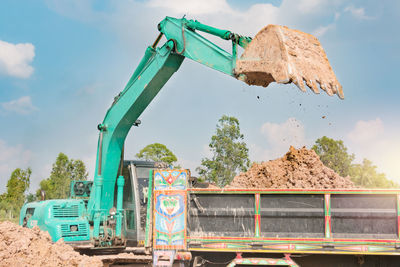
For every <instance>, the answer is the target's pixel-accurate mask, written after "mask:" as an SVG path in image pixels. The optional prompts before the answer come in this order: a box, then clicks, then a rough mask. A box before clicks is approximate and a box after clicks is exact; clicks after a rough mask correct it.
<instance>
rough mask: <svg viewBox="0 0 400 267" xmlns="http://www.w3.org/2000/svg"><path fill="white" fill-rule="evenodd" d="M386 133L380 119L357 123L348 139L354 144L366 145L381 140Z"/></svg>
mask: <svg viewBox="0 0 400 267" xmlns="http://www.w3.org/2000/svg"><path fill="white" fill-rule="evenodd" d="M383 132H384V127H383V122H382V120H381V119H380V118H376V119H375V120H370V121H363V120H360V121H357V122H356V125H355V126H354V129H353V130H352V131H351V132H349V133H348V135H347V137H348V138H349V140H350V141H352V142H354V143H365V142H370V141H373V140H375V139H379V138H380V137H381V136H382V134H383Z"/></svg>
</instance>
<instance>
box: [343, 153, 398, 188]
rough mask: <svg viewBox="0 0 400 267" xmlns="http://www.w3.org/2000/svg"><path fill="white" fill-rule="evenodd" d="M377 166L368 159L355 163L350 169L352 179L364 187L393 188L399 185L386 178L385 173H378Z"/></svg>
mask: <svg viewBox="0 0 400 267" xmlns="http://www.w3.org/2000/svg"><path fill="white" fill-rule="evenodd" d="M376 168H377V167H376V166H375V165H373V164H372V162H371V161H370V160H368V159H364V160H363V162H362V163H361V164H354V165H353V166H352V168H351V171H350V176H351V180H352V181H353V182H354V183H355V184H356V185H358V186H360V187H363V188H393V187H397V188H398V187H399V185H398V184H397V183H395V182H393V181H391V180H389V179H387V178H386V175H385V174H384V173H378V172H377V170H376Z"/></svg>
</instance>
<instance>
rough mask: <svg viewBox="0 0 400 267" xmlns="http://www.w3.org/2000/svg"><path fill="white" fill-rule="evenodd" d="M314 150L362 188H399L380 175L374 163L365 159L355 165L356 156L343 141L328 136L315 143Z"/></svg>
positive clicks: (383, 175) (332, 166)
mask: <svg viewBox="0 0 400 267" xmlns="http://www.w3.org/2000/svg"><path fill="white" fill-rule="evenodd" d="M312 149H313V150H315V152H316V153H317V154H318V155H319V156H320V158H321V161H322V162H323V163H324V164H325V165H326V166H328V167H329V168H331V169H333V170H334V171H335V172H337V173H338V174H340V175H341V176H343V177H346V176H349V177H350V179H351V180H352V181H353V182H354V184H355V185H356V186H359V187H362V188H399V187H400V185H399V184H397V183H395V182H393V181H391V180H389V179H387V178H386V175H385V174H384V173H378V171H377V170H376V169H377V167H376V166H374V165H373V163H372V162H371V161H370V160H368V159H364V160H363V162H362V163H361V164H353V160H354V154H349V153H348V152H347V148H346V147H345V146H344V144H343V141H342V140H334V139H331V138H328V137H326V136H324V137H322V138H319V139H317V140H316V141H315V145H314V146H313V147H312Z"/></svg>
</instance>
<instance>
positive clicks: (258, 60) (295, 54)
mask: <svg viewBox="0 0 400 267" xmlns="http://www.w3.org/2000/svg"><path fill="white" fill-rule="evenodd" d="M234 74H235V75H236V76H239V75H240V76H241V77H242V78H243V77H244V79H242V80H243V81H245V82H246V83H247V84H249V85H260V86H264V87H266V86H268V85H269V83H271V82H277V83H282V84H285V83H290V82H292V83H294V84H295V85H296V86H297V87H298V88H299V89H300V90H302V91H306V88H305V85H304V83H305V84H306V85H307V86H308V87H309V88H310V89H311V90H312V91H313V92H314V93H316V94H319V93H320V90H319V88H318V87H320V88H321V89H322V90H324V91H325V92H326V93H327V94H328V95H333V94H337V95H338V96H339V97H340V98H342V99H343V98H344V95H343V90H342V86H341V85H340V83H339V82H338V81H337V79H336V76H335V73H334V72H333V70H332V68H331V66H330V64H329V61H328V58H327V57H326V54H325V51H324V49H323V48H322V46H321V44H320V43H319V41H318V39H317V38H316V37H314V36H312V35H310V34H307V33H304V32H301V31H297V30H292V29H289V28H287V27H283V26H279V25H268V26H267V27H265V28H264V29H262V30H261V31H260V32H259V33H257V35H256V36H255V37H254V39H253V40H252V41H251V43H250V44H249V45H248V46H247V48H246V49H245V51H244V53H243V55H242V56H241V57H240V59H238V60H237V61H236V67H235V69H234ZM318 85H319V86H318Z"/></svg>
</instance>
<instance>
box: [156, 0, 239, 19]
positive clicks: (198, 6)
mask: <svg viewBox="0 0 400 267" xmlns="http://www.w3.org/2000/svg"><path fill="white" fill-rule="evenodd" d="M148 6H150V7H155V8H171V9H173V10H174V11H175V12H176V13H182V14H186V13H190V14H193V15H199V14H213V13H219V12H221V11H223V12H227V13H232V12H233V11H232V9H231V8H230V6H229V5H228V3H227V2H226V0H213V1H212V4H210V2H208V1H204V0H191V1H187V0H169V1H166V0H150V1H149V3H148Z"/></svg>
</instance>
